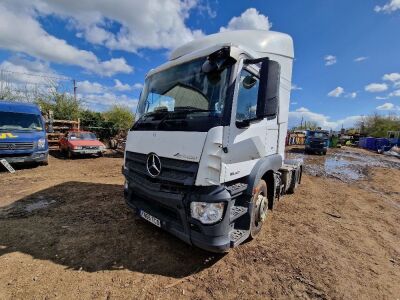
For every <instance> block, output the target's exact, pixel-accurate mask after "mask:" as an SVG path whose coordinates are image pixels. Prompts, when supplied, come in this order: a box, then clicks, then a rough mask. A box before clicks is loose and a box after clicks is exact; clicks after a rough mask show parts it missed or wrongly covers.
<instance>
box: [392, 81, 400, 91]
mask: <svg viewBox="0 0 400 300" xmlns="http://www.w3.org/2000/svg"><path fill="white" fill-rule="evenodd" d="M393 87H394V88H395V89H397V88H400V81H398V82H395V83H394V84H393Z"/></svg>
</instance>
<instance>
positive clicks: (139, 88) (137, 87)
mask: <svg viewBox="0 0 400 300" xmlns="http://www.w3.org/2000/svg"><path fill="white" fill-rule="evenodd" d="M142 88H143V84H141V83H135V84H134V85H133V89H134V90H141V89H142Z"/></svg>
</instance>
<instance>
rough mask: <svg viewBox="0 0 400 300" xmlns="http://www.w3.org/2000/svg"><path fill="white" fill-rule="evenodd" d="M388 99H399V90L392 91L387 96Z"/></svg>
mask: <svg viewBox="0 0 400 300" xmlns="http://www.w3.org/2000/svg"><path fill="white" fill-rule="evenodd" d="M389 97H400V90H396V91H393V92H391V93H390V94H389Z"/></svg>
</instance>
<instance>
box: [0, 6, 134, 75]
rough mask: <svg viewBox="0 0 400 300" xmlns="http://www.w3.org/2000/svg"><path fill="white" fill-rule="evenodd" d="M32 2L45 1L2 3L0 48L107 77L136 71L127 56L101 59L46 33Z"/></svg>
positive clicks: (0, 8) (0, 12) (0, 10)
mask: <svg viewBox="0 0 400 300" xmlns="http://www.w3.org/2000/svg"><path fill="white" fill-rule="evenodd" d="M71 2H72V1H71ZM33 3H35V4H36V5H38V4H43V5H44V4H45V3H44V2H43V3H42V1H40V0H37V1H32V4H31V2H28V1H25V2H24V1H23V0H20V1H18V0H15V1H6V2H5V3H3V4H0V32H1V34H0V48H4V49H8V50H11V51H16V52H23V53H27V54H29V55H31V56H33V57H36V58H39V59H42V60H45V61H51V62H56V63H60V64H68V65H76V66H80V67H82V68H84V69H86V70H89V71H91V72H94V73H96V74H101V75H106V76H111V75H114V74H116V73H119V72H122V73H130V72H132V71H133V68H132V67H131V66H129V65H128V64H127V63H126V61H125V59H124V58H113V59H111V60H108V61H100V60H99V59H98V58H97V56H96V55H95V54H94V53H93V52H90V51H87V50H80V49H78V48H76V47H74V46H72V45H70V44H68V43H67V42H66V41H65V40H62V39H59V38H56V37H55V36H52V35H50V34H49V33H47V32H46V31H45V30H44V29H43V28H42V26H41V24H40V23H39V22H38V20H37V15H35V12H36V11H35V10H33V9H32V7H31V5H33ZM6 4H8V5H6ZM13 9H14V10H13Z"/></svg>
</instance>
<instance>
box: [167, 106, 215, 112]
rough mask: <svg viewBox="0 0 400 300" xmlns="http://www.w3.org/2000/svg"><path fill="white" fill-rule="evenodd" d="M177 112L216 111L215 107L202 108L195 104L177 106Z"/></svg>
mask: <svg viewBox="0 0 400 300" xmlns="http://www.w3.org/2000/svg"><path fill="white" fill-rule="evenodd" d="M175 111H176V112H181V111H183V112H216V110H215V109H202V108H198V107H193V106H177V107H175Z"/></svg>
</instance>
